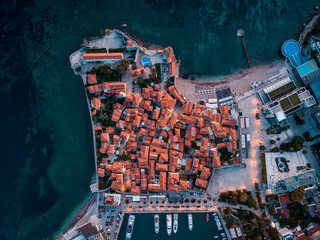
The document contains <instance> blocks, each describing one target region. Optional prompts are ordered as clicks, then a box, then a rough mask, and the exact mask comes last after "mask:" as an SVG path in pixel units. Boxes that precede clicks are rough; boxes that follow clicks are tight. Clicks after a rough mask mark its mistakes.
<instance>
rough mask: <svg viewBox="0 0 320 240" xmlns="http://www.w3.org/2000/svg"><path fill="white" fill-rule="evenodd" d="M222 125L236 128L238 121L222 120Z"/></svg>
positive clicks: (232, 119)
mask: <svg viewBox="0 0 320 240" xmlns="http://www.w3.org/2000/svg"><path fill="white" fill-rule="evenodd" d="M222 124H224V125H229V126H235V125H237V120H236V119H234V118H231V119H223V120H222Z"/></svg>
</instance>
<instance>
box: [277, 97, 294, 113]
mask: <svg viewBox="0 0 320 240" xmlns="http://www.w3.org/2000/svg"><path fill="white" fill-rule="evenodd" d="M280 105H281V107H282V109H283V111H287V110H289V109H290V108H292V106H291V103H290V101H289V99H288V98H285V99H282V100H281V101H280Z"/></svg>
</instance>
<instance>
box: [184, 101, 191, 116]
mask: <svg viewBox="0 0 320 240" xmlns="http://www.w3.org/2000/svg"><path fill="white" fill-rule="evenodd" d="M192 109H193V102H188V103H187V104H186V105H184V106H183V113H184V114H186V115H191V114H192Z"/></svg>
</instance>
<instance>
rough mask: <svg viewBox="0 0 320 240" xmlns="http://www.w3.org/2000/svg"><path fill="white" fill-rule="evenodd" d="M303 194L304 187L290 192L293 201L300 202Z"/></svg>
mask: <svg viewBox="0 0 320 240" xmlns="http://www.w3.org/2000/svg"><path fill="white" fill-rule="evenodd" d="M304 195H305V192H304V187H300V188H298V189H296V190H294V191H292V192H290V197H291V199H292V201H294V202H300V201H302V200H303V198H304Z"/></svg>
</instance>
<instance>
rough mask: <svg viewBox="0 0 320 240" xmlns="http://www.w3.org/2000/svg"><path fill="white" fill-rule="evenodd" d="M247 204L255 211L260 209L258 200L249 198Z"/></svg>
mask: <svg viewBox="0 0 320 240" xmlns="http://www.w3.org/2000/svg"><path fill="white" fill-rule="evenodd" d="M247 203H248V205H249V207H252V208H254V209H258V203H257V200H255V199H253V198H248V200H247Z"/></svg>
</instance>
